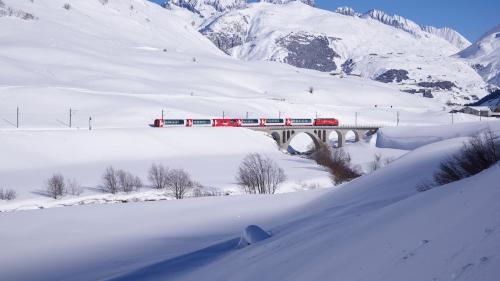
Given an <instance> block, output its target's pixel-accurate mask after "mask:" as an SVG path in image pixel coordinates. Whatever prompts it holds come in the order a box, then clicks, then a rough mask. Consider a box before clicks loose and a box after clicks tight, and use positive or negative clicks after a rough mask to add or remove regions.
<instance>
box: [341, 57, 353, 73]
mask: <svg viewBox="0 0 500 281" xmlns="http://www.w3.org/2000/svg"><path fill="white" fill-rule="evenodd" d="M355 66H356V63H355V62H354V61H353V60H352V59H348V60H346V61H345V62H344V63H343V64H342V71H343V72H344V73H346V74H351V73H352V71H353V70H354V67H355Z"/></svg>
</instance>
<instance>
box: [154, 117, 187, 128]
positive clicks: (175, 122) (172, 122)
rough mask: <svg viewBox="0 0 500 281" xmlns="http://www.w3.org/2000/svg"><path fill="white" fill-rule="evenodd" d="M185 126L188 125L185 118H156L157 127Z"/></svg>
mask: <svg viewBox="0 0 500 281" xmlns="http://www.w3.org/2000/svg"><path fill="white" fill-rule="evenodd" d="M157 125H158V126H157ZM184 126H186V120H184V119H156V120H155V127H184Z"/></svg>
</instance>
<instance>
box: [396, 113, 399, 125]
mask: <svg viewBox="0 0 500 281" xmlns="http://www.w3.org/2000/svg"><path fill="white" fill-rule="evenodd" d="M396 126H399V111H398V112H396Z"/></svg>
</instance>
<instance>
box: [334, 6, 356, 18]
mask: <svg viewBox="0 0 500 281" xmlns="http://www.w3.org/2000/svg"><path fill="white" fill-rule="evenodd" d="M335 13H338V14H342V15H345V16H351V17H354V16H360V15H361V14H360V13H357V12H356V11H355V10H354V9H353V8H351V7H347V6H344V7H338V8H337V9H335Z"/></svg>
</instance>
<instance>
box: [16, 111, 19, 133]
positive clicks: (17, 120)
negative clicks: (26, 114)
mask: <svg viewBox="0 0 500 281" xmlns="http://www.w3.org/2000/svg"><path fill="white" fill-rule="evenodd" d="M16 128H19V106H18V107H17V110H16Z"/></svg>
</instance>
